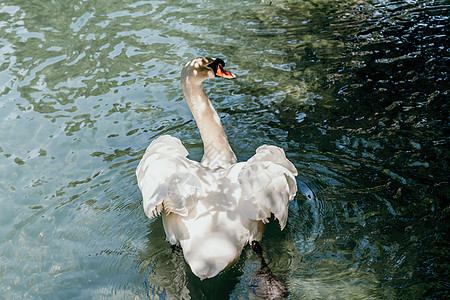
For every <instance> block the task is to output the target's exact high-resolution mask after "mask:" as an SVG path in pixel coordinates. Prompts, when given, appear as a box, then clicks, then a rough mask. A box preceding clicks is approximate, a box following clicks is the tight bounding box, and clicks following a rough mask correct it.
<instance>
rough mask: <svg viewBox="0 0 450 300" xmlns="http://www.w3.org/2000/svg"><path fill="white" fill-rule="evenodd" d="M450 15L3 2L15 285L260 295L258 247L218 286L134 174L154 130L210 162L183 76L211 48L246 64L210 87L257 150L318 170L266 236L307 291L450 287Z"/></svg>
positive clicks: (408, 291)
mask: <svg viewBox="0 0 450 300" xmlns="http://www.w3.org/2000/svg"><path fill="white" fill-rule="evenodd" d="M447 10H448V5H447V3H445V2H444V1H413V2H411V1H403V2H401V1H394V2H389V3H388V2H385V1H372V2H367V1H359V0H358V1H350V2H348V1H347V2H345V3H344V2H342V1H340V2H339V1H338V2H336V1H331V2H330V1H315V2H311V1H281V0H280V1H272V2H271V4H270V3H269V1H264V3H259V2H254V1H253V2H251V1H239V2H233V1H231V2H230V1H225V2H224V1H213V2H208V3H205V2H203V1H182V2H180V1H158V2H155V1H132V0H129V1H121V2H120V3H116V2H111V1H89V0H88V1H53V2H51V3H50V2H49V3H46V2H42V1H27V2H23V1H16V0H9V1H2V2H1V4H0V16H1V17H0V98H1V101H0V120H2V122H0V192H1V194H2V212H0V215H1V217H0V243H1V244H0V251H1V253H2V257H3V260H2V267H1V268H0V279H1V280H0V282H1V284H0V289H1V290H2V291H3V292H4V293H5V297H7V298H26V297H31V295H33V296H35V297H42V298H61V297H64V298H66V297H75V298H76V297H79V298H98V297H119V298H132V297H133V298H134V297H136V298H168V299H170V298H171V297H178V298H183V299H189V298H193V299H210V298H215V299H228V298H232V299H242V298H244V299H247V298H250V299H252V297H254V296H253V295H252V294H251V292H250V291H249V290H248V283H249V282H250V278H251V275H252V274H253V273H254V272H255V271H256V270H257V269H258V264H257V260H256V258H255V257H254V255H253V253H252V251H251V249H246V250H245V251H244V253H243V255H242V257H241V259H240V261H239V262H238V263H237V264H236V265H235V266H234V267H233V268H232V269H230V270H229V271H227V272H225V273H223V274H221V275H220V276H219V277H217V278H215V279H213V280H210V281H204V282H200V281H199V280H198V279H196V278H195V277H194V276H193V275H192V274H191V273H190V271H189V269H188V267H187V266H186V264H185V263H184V260H183V257H182V256H181V255H180V254H178V253H172V252H171V250H170V248H169V247H168V243H167V242H166V241H165V240H164V233H163V230H162V227H161V223H160V220H156V221H148V220H147V219H146V217H145V215H144V214H143V212H142V209H141V207H140V195H139V192H138V189H137V186H136V182H135V177H134V170H135V168H136V165H137V162H138V160H139V159H140V156H141V155H142V153H143V151H144V149H145V148H146V146H147V145H148V143H149V142H150V141H151V140H152V139H153V138H155V137H156V136H158V135H161V134H172V135H175V136H178V137H180V138H182V140H183V142H184V143H185V145H186V146H187V148H188V149H189V151H190V152H191V157H192V158H194V159H199V158H200V157H201V153H202V145H201V143H200V139H199V134H198V132H197V129H196V127H195V123H194V122H193V121H192V116H191V115H190V112H189V110H188V108H187V106H186V104H185V103H184V100H183V99H182V95H181V90H180V86H179V71H180V68H181V66H182V64H183V62H186V61H188V60H190V59H192V58H193V57H195V56H200V55H208V56H218V57H223V58H224V59H225V60H226V61H227V67H228V66H229V69H230V71H233V72H234V73H237V74H238V76H239V77H238V79H237V80H236V81H234V82H209V83H208V84H207V86H206V89H207V90H208V91H209V92H208V94H209V95H211V98H212V100H213V101H214V105H215V106H216V107H217V109H218V111H219V113H220V116H221V118H222V122H223V124H224V126H225V128H226V130H227V133H228V136H229V138H230V142H231V144H232V146H233V148H234V149H235V152H236V154H237V155H238V158H239V159H241V160H245V159H248V158H249V157H250V156H251V155H252V154H253V153H254V149H256V147H258V146H259V145H261V144H264V143H267V144H275V145H278V146H280V147H283V148H284V149H285V150H286V153H287V156H288V158H289V159H290V160H291V161H294V162H295V164H296V167H297V169H298V170H299V173H300V176H299V178H298V186H299V194H298V196H297V198H296V199H295V200H294V201H293V202H291V204H290V215H289V223H288V225H287V228H286V230H285V231H283V232H281V233H280V231H279V229H278V227H277V225H276V223H273V224H269V226H268V228H267V230H266V233H265V236H264V240H263V244H262V246H263V248H264V249H265V250H266V252H267V254H266V255H267V257H268V259H267V260H268V262H269V263H270V266H271V269H272V271H273V272H274V273H275V274H276V275H277V277H278V278H280V279H281V280H282V281H283V282H284V283H286V285H287V286H288V288H289V289H290V291H291V292H292V296H291V298H292V299H297V298H305V299H315V298H324V299H326V298H329V299H331V298H333V299H334V298H336V297H341V298H342V299H379V298H383V299H384V298H388V299H389V298H398V297H410V298H424V297H429V298H442V297H445V296H446V295H447V293H448V292H447V288H446V287H447V286H448V280H447V279H446V274H447V269H448V254H447V251H446V249H447V248H448V242H447V240H448V239H447V238H446V237H447V234H446V232H448V225H446V224H447V223H446V222H445V220H446V219H447V218H448V213H449V209H448V205H447V204H446V202H445V199H446V198H448V178H447V177H448V175H447V174H448V172H447V167H448V166H447V163H446V161H447V160H446V158H447V157H448V150H447V149H448V147H447V144H448V139H447V138H446V136H447V133H448V113H447V109H446V108H447V101H446V99H447V96H448V84H446V83H447V82H448V69H449V68H448V50H447V48H448V47H447V36H448V26H447V23H448V16H447V14H446V12H447ZM80 287H82V288H80ZM113 295H114V296H113Z"/></svg>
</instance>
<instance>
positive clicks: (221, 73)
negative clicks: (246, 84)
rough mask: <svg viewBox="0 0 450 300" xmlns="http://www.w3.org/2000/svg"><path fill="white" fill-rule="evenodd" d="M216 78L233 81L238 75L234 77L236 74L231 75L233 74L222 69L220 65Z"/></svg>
mask: <svg viewBox="0 0 450 300" xmlns="http://www.w3.org/2000/svg"><path fill="white" fill-rule="evenodd" d="M216 76H219V77H223V78H231V79H234V78H236V75H234V74H233V73H231V72H228V71H227V70H225V69H224V68H222V66H221V65H218V66H217V72H216Z"/></svg>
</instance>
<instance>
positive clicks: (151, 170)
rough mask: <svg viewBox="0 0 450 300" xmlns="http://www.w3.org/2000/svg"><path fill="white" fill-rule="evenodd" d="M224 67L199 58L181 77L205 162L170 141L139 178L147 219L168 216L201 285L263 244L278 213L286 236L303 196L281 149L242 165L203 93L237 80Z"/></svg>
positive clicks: (159, 144) (162, 142) (152, 152)
mask: <svg viewBox="0 0 450 300" xmlns="http://www.w3.org/2000/svg"><path fill="white" fill-rule="evenodd" d="M223 65H224V62H223V61H222V60H220V59H211V58H197V59H194V60H193V61H191V62H189V63H188V64H186V66H185V67H184V68H183V71H182V75H181V82H182V87H183V92H184V95H185V97H186V100H187V102H188V104H189V107H190V109H191V111H192V114H193V116H194V118H195V120H196V122H197V126H198V127H199V130H200V134H201V137H202V140H203V143H204V147H205V151H204V156H203V159H202V161H201V162H196V161H192V160H190V159H188V158H187V155H188V151H187V150H186V148H185V147H184V146H183V145H182V144H181V142H180V140H179V139H177V138H175V137H171V136H168V135H165V136H161V137H159V138H157V139H155V140H154V141H153V142H152V143H151V144H150V146H149V147H148V148H147V150H146V152H145V154H144V156H143V158H142V160H141V162H140V163H139V166H138V168H137V171H136V174H137V179H138V185H139V188H140V189H141V192H142V196H143V206H144V211H145V213H146V215H147V216H148V217H150V218H152V217H154V216H156V215H159V214H160V213H161V214H162V219H163V224H164V230H165V232H166V236H167V239H168V240H169V242H170V243H171V244H173V245H179V246H181V248H182V250H183V254H184V257H185V260H186V262H187V263H188V264H189V266H190V267H191V270H192V272H193V273H194V274H195V275H196V276H198V277H199V278H200V279H205V278H210V277H214V276H216V275H217V274H218V273H219V272H221V271H222V270H225V269H227V268H228V267H230V266H231V265H232V264H233V263H234V262H236V261H237V260H238V258H239V256H240V254H241V252H242V249H243V247H244V246H245V245H246V244H248V243H252V242H254V241H256V242H257V241H260V240H261V237H262V234H263V231H264V224H265V223H267V222H268V219H269V218H270V217H271V215H272V214H273V215H274V217H275V218H276V219H278V221H279V223H280V226H281V229H283V228H284V226H285V225H286V221H287V215H288V202H289V200H292V199H293V197H294V196H295V193H296V192H297V186H296V182H295V176H296V175H297V171H296V169H295V167H294V165H293V164H292V163H291V162H289V160H287V158H286V156H285V154H284V151H283V150H282V149H281V148H278V147H275V146H267V145H264V146H261V147H259V148H258V149H257V150H256V154H255V155H254V156H253V157H251V158H250V159H249V160H248V161H247V162H239V163H238V162H237V160H236V156H235V155H234V153H233V151H232V149H231V147H230V144H229V143H228V139H227V137H226V134H225V131H224V129H223V127H222V124H221V122H220V118H219V117H218V115H217V113H216V111H215V110H214V108H213V106H212V104H211V102H210V101H209V99H208V97H207V96H206V94H205V92H204V90H203V86H202V82H203V80H205V79H207V78H212V77H215V76H221V77H225V78H234V75H233V74H231V73H229V72H227V71H225V70H223Z"/></svg>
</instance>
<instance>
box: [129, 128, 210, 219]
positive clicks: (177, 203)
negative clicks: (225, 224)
mask: <svg viewBox="0 0 450 300" xmlns="http://www.w3.org/2000/svg"><path fill="white" fill-rule="evenodd" d="M187 155H188V151H187V150H186V148H185V147H184V146H183V145H182V144H181V141H180V140H179V139H177V138H175V137H172V136H169V135H164V136H160V137H158V138H157V139H155V140H154V141H153V142H152V143H151V144H150V146H148V148H147V150H146V151H145V154H144V156H143V157H142V159H141V161H140V163H139V165H138V167H137V170H136V177H137V181H138V186H139V188H140V190H141V193H142V198H143V206H144V211H145V214H146V215H147V216H148V217H149V218H153V217H155V216H157V215H159V214H160V213H161V211H162V210H164V211H166V213H176V214H178V215H181V216H186V215H187V214H188V211H189V208H190V207H192V205H193V204H195V202H196V201H197V199H198V195H199V193H201V191H202V183H201V181H200V180H199V178H198V176H197V174H198V173H199V172H200V171H201V170H200V165H199V163H197V162H195V161H192V160H190V159H187V158H186V156H187Z"/></svg>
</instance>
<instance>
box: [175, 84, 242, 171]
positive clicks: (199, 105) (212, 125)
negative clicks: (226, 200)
mask: <svg viewBox="0 0 450 300" xmlns="http://www.w3.org/2000/svg"><path fill="white" fill-rule="evenodd" d="M181 86H182V87H183V93H184V96H185V98H186V100H187V103H188V105H189V108H190V109H191V112H192V115H193V116H194V119H195V122H196V123H197V127H198V129H199V131H200V135H201V137H202V140H203V147H204V154H203V158H202V164H204V165H206V166H209V167H211V168H215V167H226V166H229V165H230V164H234V163H236V162H237V159H236V156H235V155H234V153H233V150H232V149H231V146H230V144H229V142H228V139H227V135H226V134H225V130H224V129H223V126H222V122H221V121H220V118H219V115H218V114H217V112H216V110H215V109H214V107H213V106H212V103H211V101H210V100H209V99H208V96H207V95H206V93H205V90H204V89H203V85H202V83H201V82H199V81H195V82H191V81H190V80H189V76H182V78H181Z"/></svg>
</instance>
